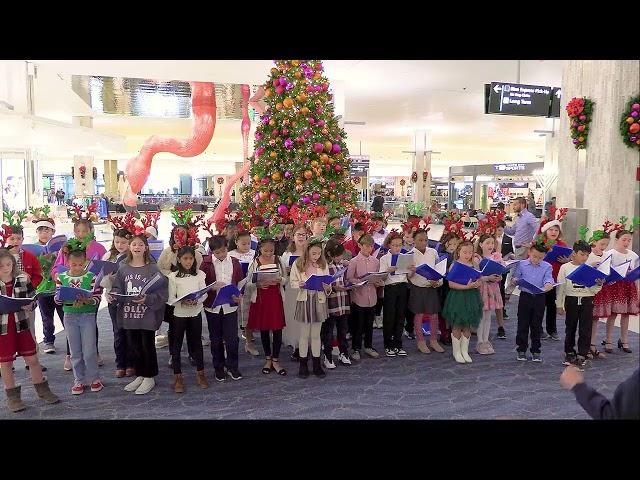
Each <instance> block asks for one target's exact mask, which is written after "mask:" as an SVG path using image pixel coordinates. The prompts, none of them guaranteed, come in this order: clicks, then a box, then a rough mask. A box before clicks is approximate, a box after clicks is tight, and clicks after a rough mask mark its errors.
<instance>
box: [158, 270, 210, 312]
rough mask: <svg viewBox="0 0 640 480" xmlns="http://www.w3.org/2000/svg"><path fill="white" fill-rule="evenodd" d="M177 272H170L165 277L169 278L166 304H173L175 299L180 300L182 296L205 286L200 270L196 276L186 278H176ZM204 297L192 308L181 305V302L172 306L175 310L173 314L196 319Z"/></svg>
mask: <svg viewBox="0 0 640 480" xmlns="http://www.w3.org/2000/svg"><path fill="white" fill-rule="evenodd" d="M177 273H178V272H171V273H170V274H169V275H167V277H168V278H169V299H168V300H167V302H168V303H171V302H173V301H174V300H175V299H176V298H180V297H182V296H183V295H187V294H189V293H193V292H197V291H198V290H200V289H201V288H204V287H206V286H207V284H206V283H205V273H204V272H203V271H202V270H198V273H197V275H195V276H194V275H187V276H186V277H177V276H176V275H177ZM206 298H207V297H206V295H205V296H203V297H200V299H199V300H198V304H197V305H194V306H187V305H182V302H178V303H176V304H175V305H174V307H175V309H174V311H173V314H174V315H175V316H176V317H197V316H198V315H200V313H201V312H202V304H203V303H204V301H205V299H206Z"/></svg>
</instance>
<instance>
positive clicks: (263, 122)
mask: <svg viewBox="0 0 640 480" xmlns="http://www.w3.org/2000/svg"><path fill="white" fill-rule="evenodd" d="M269 120H270V117H269V116H268V115H265V116H264V117H262V118H261V119H260V121H261V122H262V124H263V125H268V124H269Z"/></svg>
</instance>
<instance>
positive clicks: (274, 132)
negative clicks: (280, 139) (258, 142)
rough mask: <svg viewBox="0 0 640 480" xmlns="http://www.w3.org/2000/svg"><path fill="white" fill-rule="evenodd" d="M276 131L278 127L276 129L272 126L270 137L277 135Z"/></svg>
mask: <svg viewBox="0 0 640 480" xmlns="http://www.w3.org/2000/svg"><path fill="white" fill-rule="evenodd" d="M278 133H279V132H278V129H277V128H274V129H273V130H271V136H272V137H277V136H278Z"/></svg>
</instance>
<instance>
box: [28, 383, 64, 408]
mask: <svg viewBox="0 0 640 480" xmlns="http://www.w3.org/2000/svg"><path fill="white" fill-rule="evenodd" d="M33 386H34V388H35V389H36V393H37V394H38V396H39V397H40V398H41V399H43V400H44V401H45V403H49V404H51V403H58V402H59V401H60V399H59V398H58V396H57V395H56V394H54V393H53V392H52V391H51V390H50V389H49V380H45V381H44V382H40V383H34V384H33Z"/></svg>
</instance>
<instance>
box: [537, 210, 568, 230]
mask: <svg viewBox="0 0 640 480" xmlns="http://www.w3.org/2000/svg"><path fill="white" fill-rule="evenodd" d="M568 210H569V209H568V208H561V209H560V210H558V211H556V219H555V220H551V221H548V222H544V221H542V222H540V229H539V231H538V233H545V232H546V231H547V230H549V229H550V228H551V227H558V229H559V230H560V231H562V221H563V220H564V217H565V216H566V215H567V211H568Z"/></svg>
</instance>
